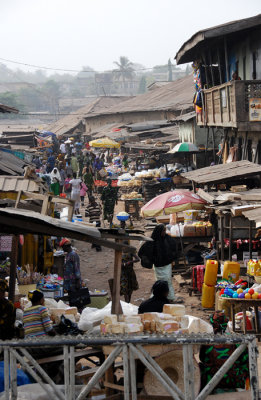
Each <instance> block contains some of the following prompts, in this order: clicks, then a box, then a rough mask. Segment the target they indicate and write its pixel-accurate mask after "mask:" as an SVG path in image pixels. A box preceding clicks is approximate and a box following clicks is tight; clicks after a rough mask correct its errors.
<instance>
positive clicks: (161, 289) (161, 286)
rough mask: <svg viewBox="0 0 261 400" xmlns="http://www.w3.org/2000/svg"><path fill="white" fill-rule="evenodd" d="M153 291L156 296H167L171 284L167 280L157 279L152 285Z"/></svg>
mask: <svg viewBox="0 0 261 400" xmlns="http://www.w3.org/2000/svg"><path fill="white" fill-rule="evenodd" d="M152 293H153V295H154V296H155V297H158V298H162V297H167V295H168V293H169V285H168V282H167V281H156V282H155V283H154V285H153V286H152Z"/></svg>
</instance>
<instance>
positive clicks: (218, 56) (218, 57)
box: [217, 48, 223, 85]
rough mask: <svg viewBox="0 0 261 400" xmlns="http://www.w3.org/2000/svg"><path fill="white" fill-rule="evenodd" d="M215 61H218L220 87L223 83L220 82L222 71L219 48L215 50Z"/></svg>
mask: <svg viewBox="0 0 261 400" xmlns="http://www.w3.org/2000/svg"><path fill="white" fill-rule="evenodd" d="M217 59H218V72H219V83H220V85H221V84H222V83H223V82H222V71H221V62H220V50H219V48H218V50H217Z"/></svg>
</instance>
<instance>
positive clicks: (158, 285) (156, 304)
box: [139, 281, 169, 314]
mask: <svg viewBox="0 0 261 400" xmlns="http://www.w3.org/2000/svg"><path fill="white" fill-rule="evenodd" d="M151 291H152V294H153V296H152V297H151V298H150V299H148V300H145V301H143V302H142V303H141V304H140V306H139V314H144V313H150V312H159V313H162V311H163V306H164V304H168V303H169V301H168V295H169V285H168V282H166V281H157V282H155V283H154V285H153V286H152V289H151Z"/></svg>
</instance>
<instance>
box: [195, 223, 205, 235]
mask: <svg viewBox="0 0 261 400" xmlns="http://www.w3.org/2000/svg"><path fill="white" fill-rule="evenodd" d="M196 236H206V227H205V226H204V225H200V226H196Z"/></svg>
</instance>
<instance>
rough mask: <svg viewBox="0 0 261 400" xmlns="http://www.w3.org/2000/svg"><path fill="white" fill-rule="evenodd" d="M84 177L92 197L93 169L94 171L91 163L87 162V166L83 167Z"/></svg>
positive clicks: (89, 194)
mask: <svg viewBox="0 0 261 400" xmlns="http://www.w3.org/2000/svg"><path fill="white" fill-rule="evenodd" d="M82 179H83V181H84V183H85V185H86V186H87V188H88V196H89V199H90V197H91V196H92V191H93V185H94V179H93V171H92V167H91V166H90V164H87V167H85V168H84V169H83V176H82Z"/></svg>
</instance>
